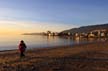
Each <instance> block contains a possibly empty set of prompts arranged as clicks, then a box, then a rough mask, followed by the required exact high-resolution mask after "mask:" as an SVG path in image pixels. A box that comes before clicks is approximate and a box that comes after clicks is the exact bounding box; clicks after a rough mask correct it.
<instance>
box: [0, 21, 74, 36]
mask: <svg viewBox="0 0 108 71" xmlns="http://www.w3.org/2000/svg"><path fill="white" fill-rule="evenodd" d="M0 25H1V26H0V35H2V34H8V35H9V34H22V33H33V32H46V31H47V30H50V31H53V32H60V31H63V30H65V29H69V28H72V27H76V26H72V25H71V26H70V25H66V24H58V23H47V22H30V21H29V22H28V21H15V20H14V21H11V20H0Z"/></svg>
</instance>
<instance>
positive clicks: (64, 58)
mask: <svg viewBox="0 0 108 71" xmlns="http://www.w3.org/2000/svg"><path fill="white" fill-rule="evenodd" d="M25 55H26V56H25V57H24V58H20V56H19V51H18V50H10V51H1V52H0V71H108V41H103V42H94V43H86V44H79V45H73V46H58V47H53V48H35V49H31V50H27V51H26V52H25Z"/></svg>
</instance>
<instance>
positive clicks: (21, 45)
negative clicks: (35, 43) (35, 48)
mask: <svg viewBox="0 0 108 71" xmlns="http://www.w3.org/2000/svg"><path fill="white" fill-rule="evenodd" d="M26 48H27V47H26V44H25V43H24V41H23V40H21V41H20V43H19V51H20V57H24V56H25V54H24V52H25V50H26Z"/></svg>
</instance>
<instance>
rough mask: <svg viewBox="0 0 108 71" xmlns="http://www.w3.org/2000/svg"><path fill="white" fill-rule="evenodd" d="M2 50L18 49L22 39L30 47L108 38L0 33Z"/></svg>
mask: <svg viewBox="0 0 108 71" xmlns="http://www.w3.org/2000/svg"><path fill="white" fill-rule="evenodd" d="M0 39H3V40H0V50H11V49H17V48H18V47H17V46H18V43H19V41H20V40H24V41H25V43H26V44H27V46H28V48H37V47H52V46H61V45H73V44H80V43H86V42H94V41H105V40H107V38H101V39H97V38H73V37H59V36H39V35H37V36H36V35H0Z"/></svg>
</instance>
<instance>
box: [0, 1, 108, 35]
mask: <svg viewBox="0 0 108 71" xmlns="http://www.w3.org/2000/svg"><path fill="white" fill-rule="evenodd" d="M105 23H108V0H0V34H20V33H26V32H46V31H47V30H51V31H54V32H60V31H63V30H66V29H70V28H75V27H79V26H87V25H95V24H105Z"/></svg>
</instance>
